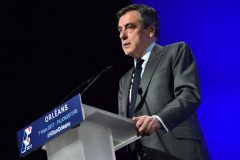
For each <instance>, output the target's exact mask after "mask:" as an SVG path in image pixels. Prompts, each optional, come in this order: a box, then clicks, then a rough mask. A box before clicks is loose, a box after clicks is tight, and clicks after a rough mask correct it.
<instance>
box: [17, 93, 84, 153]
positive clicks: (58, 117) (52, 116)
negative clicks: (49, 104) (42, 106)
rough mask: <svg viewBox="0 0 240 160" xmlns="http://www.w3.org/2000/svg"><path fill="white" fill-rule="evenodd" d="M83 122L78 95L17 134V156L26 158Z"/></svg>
mask: <svg viewBox="0 0 240 160" xmlns="http://www.w3.org/2000/svg"><path fill="white" fill-rule="evenodd" d="M83 120H84V114H83V110H82V103H81V97H80V94H79V95H76V96H74V97H73V98H71V99H70V100H68V101H66V102H65V103H63V104H61V105H60V106H57V107H56V108H55V109H53V110H52V111H51V112H49V113H47V114H45V115H44V116H42V117H41V118H39V119H38V120H36V121H34V122H33V123H31V124H29V125H28V126H26V127H25V128H23V129H21V130H20V131H18V132H17V140H18V149H19V156H20V157H24V156H26V155H27V154H29V153H30V152H32V151H33V150H36V149H38V148H39V147H41V146H42V145H44V144H45V143H47V142H48V141H49V140H51V139H52V138H54V137H56V136H58V135H60V134H62V133H63V132H65V131H67V130H68V129H70V128H73V127H75V126H77V125H79V124H80V123H81V122H82V121H83Z"/></svg>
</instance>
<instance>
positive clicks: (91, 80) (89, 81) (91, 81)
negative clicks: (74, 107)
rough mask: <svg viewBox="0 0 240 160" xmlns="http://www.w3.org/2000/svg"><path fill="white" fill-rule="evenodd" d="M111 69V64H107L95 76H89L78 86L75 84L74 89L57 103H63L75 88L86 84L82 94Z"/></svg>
mask: <svg viewBox="0 0 240 160" xmlns="http://www.w3.org/2000/svg"><path fill="white" fill-rule="evenodd" d="M111 70H113V66H107V67H106V68H105V69H104V70H102V71H101V72H100V73H99V74H98V75H97V76H96V77H91V78H89V79H88V80H86V81H84V82H83V83H81V84H80V85H79V86H77V87H76V88H75V89H73V90H72V91H71V92H70V93H69V94H68V95H67V96H66V97H65V98H64V99H63V100H62V101H61V102H60V103H58V105H60V104H61V103H63V102H64V101H65V100H66V99H68V98H69V97H70V96H71V95H72V94H73V93H74V92H75V91H76V90H77V89H79V88H81V87H82V86H83V85H85V84H88V86H87V87H86V88H85V89H84V90H83V91H82V92H81V95H83V93H84V92H86V91H87V89H88V88H89V87H90V86H91V85H92V84H93V83H94V82H95V81H96V80H97V79H98V78H99V77H100V76H101V75H102V74H103V73H104V72H106V71H111Z"/></svg>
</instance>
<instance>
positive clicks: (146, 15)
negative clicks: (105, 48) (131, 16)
mask: <svg viewBox="0 0 240 160" xmlns="http://www.w3.org/2000/svg"><path fill="white" fill-rule="evenodd" d="M129 11H137V12H138V14H139V16H140V17H139V18H140V22H141V23H142V24H143V26H144V28H145V29H146V28H147V27H149V26H150V25H152V24H155V37H156V38H158V36H159V25H160V24H159V19H158V15H157V12H156V11H155V9H154V8H152V7H149V6H146V5H143V4H131V5H128V6H126V7H124V8H122V9H121V10H119V11H118V12H117V17H118V20H119V19H120V18H121V17H122V16H123V15H124V14H125V13H127V12H129Z"/></svg>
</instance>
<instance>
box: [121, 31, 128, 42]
mask: <svg viewBox="0 0 240 160" xmlns="http://www.w3.org/2000/svg"><path fill="white" fill-rule="evenodd" d="M119 38H120V39H123V40H125V39H127V32H126V31H125V30H122V32H121V33H120V34H119Z"/></svg>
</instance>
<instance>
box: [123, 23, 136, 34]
mask: <svg viewBox="0 0 240 160" xmlns="http://www.w3.org/2000/svg"><path fill="white" fill-rule="evenodd" d="M135 28H137V26H136V25H134V24H128V25H127V26H126V30H127V31H128V32H130V33H131V32H133V31H134V29H135Z"/></svg>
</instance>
